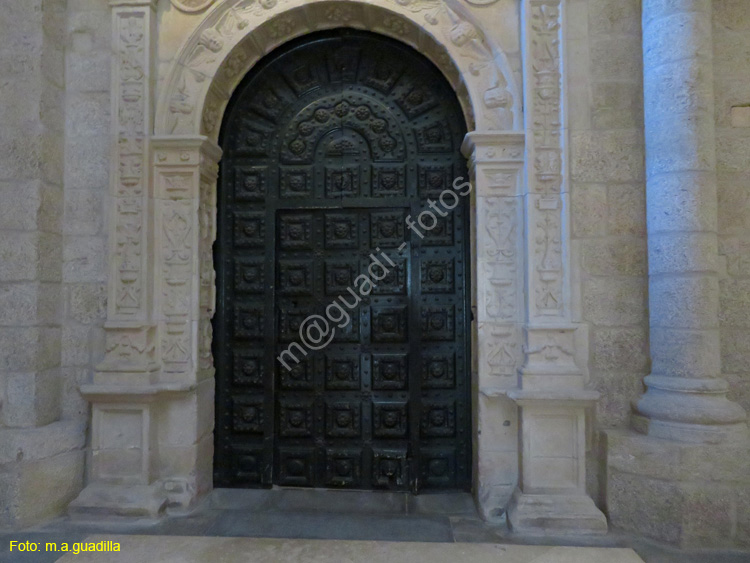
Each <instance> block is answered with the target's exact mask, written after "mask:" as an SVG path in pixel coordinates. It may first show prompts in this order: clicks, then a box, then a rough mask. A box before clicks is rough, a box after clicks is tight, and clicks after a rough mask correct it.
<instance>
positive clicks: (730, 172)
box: [713, 0, 750, 410]
mask: <svg viewBox="0 0 750 563" xmlns="http://www.w3.org/2000/svg"><path fill="white" fill-rule="evenodd" d="M713 12H714V13H713V33H714V84H715V88H714V92H715V101H716V168H717V185H718V200H719V252H720V253H721V254H722V255H723V256H724V257H725V260H726V261H725V266H726V271H724V272H722V276H721V277H720V281H719V288H720V307H721V309H720V317H719V323H720V324H719V326H720V335H721V366H722V377H723V378H724V379H726V380H727V381H728V382H729V385H730V392H729V395H728V396H729V398H730V399H731V400H733V401H736V402H738V403H740V404H741V405H742V406H743V407H744V408H745V410H750V6H748V4H747V2H744V1H743V0H714V1H713Z"/></svg>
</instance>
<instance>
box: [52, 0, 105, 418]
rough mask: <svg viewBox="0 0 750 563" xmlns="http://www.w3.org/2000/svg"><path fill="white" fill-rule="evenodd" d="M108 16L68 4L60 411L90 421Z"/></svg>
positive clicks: (101, 282) (99, 1) (100, 5)
mask: <svg viewBox="0 0 750 563" xmlns="http://www.w3.org/2000/svg"><path fill="white" fill-rule="evenodd" d="M110 18H111V16H110V8H109V5H108V3H107V2H106V0H68V22H67V50H66V53H65V64H66V75H65V78H66V113H65V120H66V124H65V126H66V135H65V161H66V162H65V198H64V204H65V221H64V225H63V269H62V295H63V311H62V313H63V319H64V320H63V329H62V345H61V368H62V374H63V378H62V379H63V389H62V404H61V406H62V410H63V414H64V415H65V416H66V417H70V418H82V419H84V420H85V419H88V416H89V406H88V403H87V402H86V401H85V400H84V399H83V398H82V397H81V395H80V393H79V391H78V387H79V386H80V385H81V384H82V383H89V382H90V381H91V378H92V374H93V370H94V367H95V366H96V365H97V364H98V363H99V362H101V360H102V358H103V357H104V330H103V324H104V319H105V316H106V299H107V269H108V265H107V224H108V217H109V207H108V192H109V166H110V161H109V151H110V134H109V130H110V97H109V92H110V53H111V48H110V44H111V33H110Z"/></svg>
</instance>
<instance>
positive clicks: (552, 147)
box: [527, 0, 566, 317]
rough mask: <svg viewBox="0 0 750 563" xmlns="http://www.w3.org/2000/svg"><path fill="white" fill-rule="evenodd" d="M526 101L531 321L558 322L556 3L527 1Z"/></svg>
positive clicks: (560, 298)
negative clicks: (529, 163) (529, 134)
mask: <svg viewBox="0 0 750 563" xmlns="http://www.w3.org/2000/svg"><path fill="white" fill-rule="evenodd" d="M529 6H530V13H529V16H530V21H529V24H528V25H529V28H530V30H531V39H530V47H531V55H532V56H531V57H530V61H529V62H528V63H527V64H528V68H529V70H530V81H531V89H530V91H531V99H530V100H529V107H528V111H529V112H530V121H531V123H532V124H533V128H532V137H531V139H530V145H531V146H530V151H529V152H530V154H532V155H533V157H532V158H533V161H532V162H533V165H532V169H531V171H530V174H529V192H530V193H531V194H533V196H532V198H533V205H532V204H530V205H529V209H528V214H529V219H528V221H529V225H530V229H529V230H530V234H531V238H530V244H532V246H533V251H532V260H533V266H532V269H531V272H530V276H531V286H532V287H533V289H534V295H533V306H532V311H531V313H532V315H533V316H536V317H549V316H557V317H560V316H563V315H564V314H565V306H566V304H565V302H564V297H563V285H564V272H563V264H562V252H563V231H562V225H563V222H562V213H563V210H564V206H563V202H562V199H561V194H562V192H563V181H564V180H563V156H562V150H563V143H562V136H561V135H562V130H563V129H562V90H561V84H562V69H561V64H562V63H561V57H560V46H561V29H562V27H561V20H560V17H561V9H560V2H559V0H544V1H538V0H530V3H529Z"/></svg>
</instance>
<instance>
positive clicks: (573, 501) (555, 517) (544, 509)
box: [508, 490, 607, 536]
mask: <svg viewBox="0 0 750 563" xmlns="http://www.w3.org/2000/svg"><path fill="white" fill-rule="evenodd" d="M508 522H509V523H510V527H511V529H512V530H513V531H514V532H520V533H524V534H535V535H551V536H557V535H586V534H606V533H607V519H606V518H605V516H604V514H602V512H601V511H600V510H599V509H598V508H597V507H596V505H594V501H593V500H591V499H590V498H589V497H588V496H586V495H528V494H524V493H522V492H521V491H520V490H516V492H515V493H514V494H513V498H512V499H511V501H510V506H509V507H508Z"/></svg>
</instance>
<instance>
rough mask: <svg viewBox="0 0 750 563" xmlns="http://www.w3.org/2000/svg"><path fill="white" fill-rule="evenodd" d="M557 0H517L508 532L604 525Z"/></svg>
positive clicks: (593, 529) (598, 529)
mask: <svg viewBox="0 0 750 563" xmlns="http://www.w3.org/2000/svg"><path fill="white" fill-rule="evenodd" d="M565 5H566V4H565V2H564V0H525V1H524V3H523V22H524V23H523V25H524V43H523V46H524V49H525V55H524V61H525V72H524V75H525V76H524V92H525V96H524V98H525V100H526V115H525V122H526V124H525V126H526V132H527V144H526V188H527V189H526V190H525V191H524V203H525V205H524V208H525V222H526V232H527V237H526V244H527V245H528V247H527V249H526V256H527V257H528V258H527V263H526V309H527V310H526V324H525V327H524V337H523V340H524V352H525V358H524V364H523V367H521V369H520V370H519V372H518V373H519V386H518V387H519V388H517V389H514V390H511V391H509V392H508V396H509V397H510V398H512V399H513V400H515V401H516V403H517V405H518V407H519V410H520V421H521V422H520V424H521V428H520V435H519V450H520V464H519V465H520V476H519V483H518V488H517V489H516V491H515V493H514V495H513V499H512V500H511V503H510V506H509V508H508V522H509V524H510V526H511V528H512V529H513V530H514V531H520V532H524V533H532V534H566V533H574V534H585V533H605V532H606V531H607V521H606V519H605V517H604V515H603V514H602V513H601V511H599V509H598V508H597V507H596V506H595V505H594V502H593V501H592V500H591V499H590V498H589V497H588V496H587V495H586V488H585V482H586V480H585V477H586V469H585V465H586V464H585V460H586V409H587V408H590V407H591V406H592V405H593V404H594V402H595V401H596V400H597V399H598V393H596V392H593V391H589V390H587V389H586V388H585V383H586V370H587V356H588V353H587V351H588V334H587V331H586V327H585V326H584V325H577V324H575V323H573V322H572V312H571V298H570V264H569V250H570V243H569V238H570V234H569V232H568V230H567V228H568V227H567V226H568V225H569V223H570V221H569V220H568V217H567V215H568V208H569V193H568V188H567V174H568V158H567V142H566V139H567V129H566V111H565V97H564V94H563V91H562V77H563V61H564V60H565V59H564V56H563V47H564V44H563V41H562V38H563V37H565Z"/></svg>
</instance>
